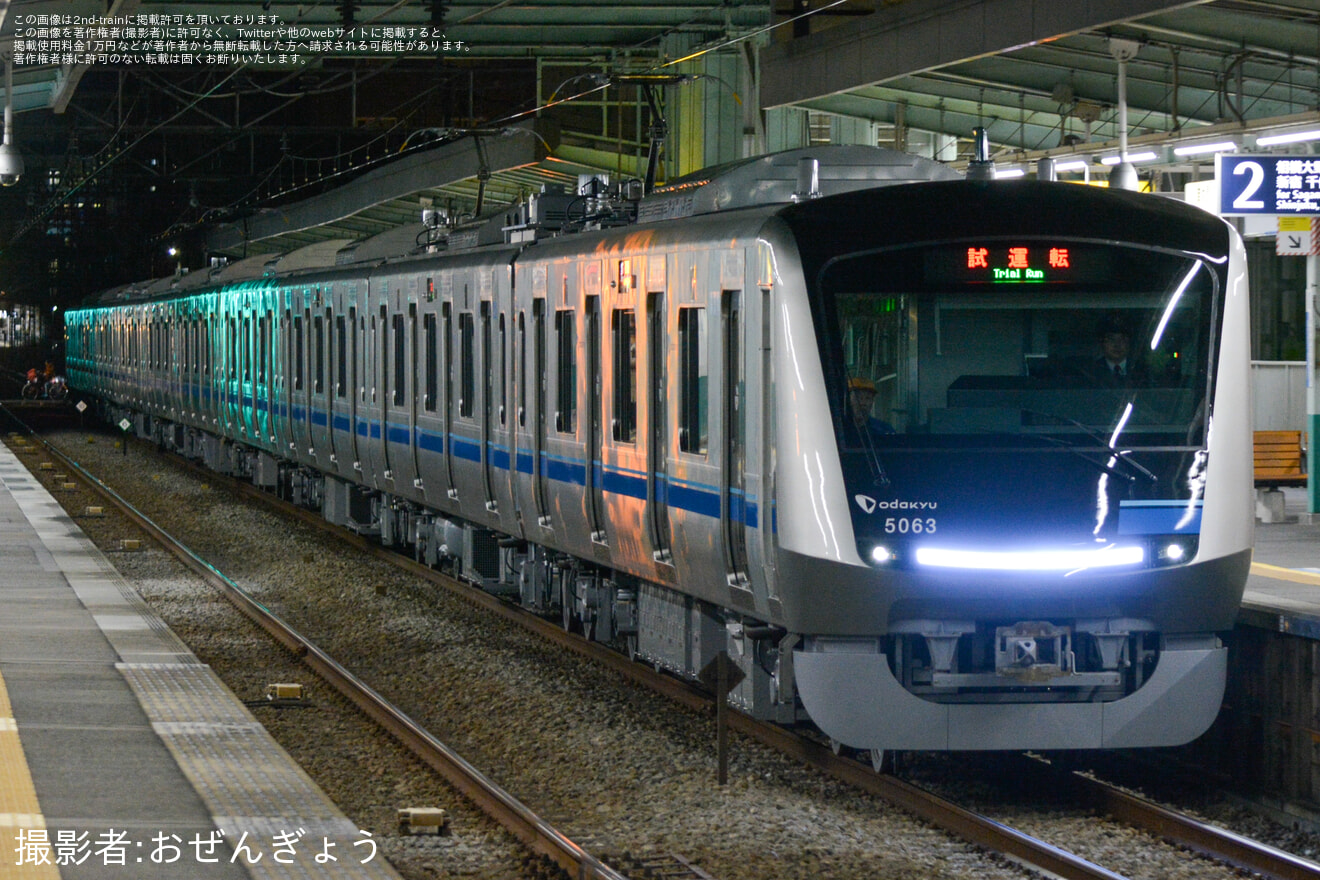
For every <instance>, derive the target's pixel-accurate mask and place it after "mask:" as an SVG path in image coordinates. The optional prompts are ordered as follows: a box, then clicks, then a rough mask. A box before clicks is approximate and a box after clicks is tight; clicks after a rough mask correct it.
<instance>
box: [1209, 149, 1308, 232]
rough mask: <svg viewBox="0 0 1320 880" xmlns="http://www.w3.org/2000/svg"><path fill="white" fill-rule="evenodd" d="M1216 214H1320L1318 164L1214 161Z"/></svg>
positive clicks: (1277, 159) (1291, 159)
mask: <svg viewBox="0 0 1320 880" xmlns="http://www.w3.org/2000/svg"><path fill="white" fill-rule="evenodd" d="M1215 177H1216V179H1217V180H1218V182H1219V213H1220V214H1221V215H1222V216H1225V217H1234V216H1238V217H1240V216H1244V215H1247V214H1266V215H1270V214H1273V215H1282V216H1311V215H1317V214H1320V161H1318V160H1316V159H1313V158H1310V157H1306V156H1230V155H1225V154H1222V153H1221V154H1220V155H1219V156H1217V157H1215Z"/></svg>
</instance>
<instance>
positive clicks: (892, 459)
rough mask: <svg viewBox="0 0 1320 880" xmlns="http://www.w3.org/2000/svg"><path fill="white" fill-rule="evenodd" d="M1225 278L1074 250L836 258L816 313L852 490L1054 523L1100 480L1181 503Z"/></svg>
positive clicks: (1107, 252) (1181, 260) (1212, 267)
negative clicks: (1027, 501)
mask: <svg viewBox="0 0 1320 880" xmlns="http://www.w3.org/2000/svg"><path fill="white" fill-rule="evenodd" d="M1221 269H1222V267H1220V266H1218V265H1216V264H1215V263H1214V262H1211V261H1210V260H1209V259H1208V258H1206V257H1198V256H1192V255H1187V254H1179V253H1169V252H1164V251H1158V250H1153V249H1149V248H1137V247H1128V246H1118V245H1113V244H1107V243H1097V242H1089V241H1079V240H1068V239H1051V240H1043V239H1020V240H1011V241H1000V240H988V241H983V240H963V241H956V242H948V243H941V244H938V245H920V246H909V247H901V248H891V249H881V250H876V251H872V252H866V253H860V254H855V255H847V256H844V257H838V258H835V259H833V260H831V261H829V262H828V263H826V264H825V266H824V267H823V268H822V270H821V272H820V274H819V276H818V280H819V284H818V288H817V291H818V293H819V294H820V298H819V299H818V300H817V304H818V308H819V311H818V312H817V317H818V320H819V321H820V322H821V329H822V330H823V331H824V332H823V333H822V336H823V337H824V338H825V345H824V365H825V369H826V375H827V377H828V380H829V382H830V384H831V406H832V408H833V411H834V418H835V427H836V433H837V436H838V438H839V448H840V454H841V456H842V458H843V462H844V467H845V471H846V473H847V475H848V480H849V483H850V491H853V492H856V493H865V494H867V495H868V496H869V497H875V498H881V497H885V498H888V497H890V496H893V497H895V498H900V499H901V498H905V497H907V496H911V497H912V498H914V499H917V500H918V501H924V502H925V503H931V504H933V503H935V502H936V501H937V500H938V499H937V496H942V497H945V498H946V499H947V500H952V499H951V498H950V497H949V493H954V494H960V493H966V494H968V495H972V494H975V496H976V497H978V498H980V499H983V500H985V499H991V503H989V504H988V505H987V506H986V510H987V511H993V510H994V509H995V508H996V507H997V505H996V504H995V503H993V500H992V499H994V498H995V497H997V496H998V495H1000V494H1002V495H1003V496H1004V498H1003V501H1004V503H1005V504H1006V505H1007V504H1011V505H1013V506H1016V507H1020V506H1021V505H1020V503H1018V501H1017V500H1015V499H1016V498H1018V497H1020V495H1021V493H1023V492H1024V491H1025V492H1039V494H1040V496H1041V497H1042V500H1043V501H1044V500H1045V499H1046V496H1048V498H1049V499H1052V501H1049V502H1048V503H1042V504H1041V505H1040V506H1039V510H1040V511H1041V515H1042V516H1048V517H1058V516H1062V515H1063V514H1064V509H1065V508H1067V507H1069V506H1070V505H1069V504H1068V503H1067V499H1068V498H1074V499H1076V498H1089V499H1091V501H1092V502H1093V501H1094V499H1095V497H1096V490H1097V478H1099V477H1103V478H1104V480H1103V481H1102V482H1101V483H1100V487H1101V489H1102V491H1103V492H1105V493H1110V494H1113V493H1117V494H1119V495H1121V496H1122V498H1135V497H1142V498H1151V499H1154V498H1165V499H1173V500H1177V499H1186V498H1188V497H1189V493H1195V492H1196V491H1198V490H1197V489H1196V487H1195V486H1193V485H1192V484H1193V483H1195V482H1196V476H1195V471H1196V466H1195V462H1196V461H1197V460H1198V459H1197V455H1196V453H1197V451H1198V450H1200V449H1201V448H1202V447H1203V444H1204V439H1205V432H1206V429H1207V418H1206V415H1207V413H1206V401H1207V400H1208V399H1209V398H1208V394H1209V391H1210V383H1211V382H1212V378H1213V375H1214V369H1213V366H1214V360H1215V357H1216V351H1215V345H1214V339H1215V334H1214V332H1213V327H1214V325H1215V321H1216V314H1217V312H1216V308H1215V302H1216V296H1217V292H1218V289H1219V286H1220V277H1221V276H1220V271H1221ZM1202 458H1203V456H1202ZM1201 464H1202V465H1203V461H1202V462H1201ZM1088 506H1089V505H1088ZM1000 509H1001V510H1002V508H1000ZM1090 515H1091V514H1090V513H1089V512H1088V513H1087V514H1086V515H1084V516H1083V517H1082V520H1086V521H1089V518H1090ZM1065 518H1066V517H1065ZM1056 524H1057V519H1056ZM1084 525H1086V523H1085V522H1082V521H1079V522H1078V526H1079V528H1081V527H1083V526H1084ZM1090 525H1092V526H1093V525H1094V522H1090ZM1087 530H1088V531H1091V530H1092V529H1090V528H1088V529H1087Z"/></svg>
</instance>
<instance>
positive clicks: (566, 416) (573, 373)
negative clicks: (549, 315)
mask: <svg viewBox="0 0 1320 880" xmlns="http://www.w3.org/2000/svg"><path fill="white" fill-rule="evenodd" d="M575 318H576V315H575V314H574V312H573V310H572V309H560V310H558V311H556V312H555V339H556V341H557V347H556V356H557V358H558V360H557V366H558V369H557V371H556V374H555V379H556V385H555V393H556V397H555V430H556V431H558V432H559V433H561V434H574V433H576V432H577V335H576V334H575V333H574V328H575Z"/></svg>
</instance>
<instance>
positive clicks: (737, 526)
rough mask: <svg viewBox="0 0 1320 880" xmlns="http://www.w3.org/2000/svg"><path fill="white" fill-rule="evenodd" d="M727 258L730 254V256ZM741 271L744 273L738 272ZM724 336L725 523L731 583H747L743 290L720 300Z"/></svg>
mask: <svg viewBox="0 0 1320 880" xmlns="http://www.w3.org/2000/svg"><path fill="white" fill-rule="evenodd" d="M726 259H727V256H726ZM738 274H739V275H741V273H740V272H739V273H738ZM720 320H721V323H722V325H723V328H722V329H723V337H724V346H723V349H724V370H723V374H724V388H725V395H724V401H723V403H724V413H723V415H724V418H723V425H724V444H725V446H724V453H725V454H724V473H723V487H722V489H723V491H722V493H721V495H722V498H721V503H720V519H721V520H722V521H723V523H724V547H725V565H726V569H727V572H728V578H729V585H730V586H735V587H742V588H746V587H747V519H748V515H747V513H748V505H747V479H746V474H747V406H746V399H745V395H746V386H747V377H746V372H745V370H746V365H745V360H744V357H743V355H744V350H745V349H744V338H743V336H744V321H743V303H742V291H739V290H725V291H724V294H723V297H722V301H721V304H720Z"/></svg>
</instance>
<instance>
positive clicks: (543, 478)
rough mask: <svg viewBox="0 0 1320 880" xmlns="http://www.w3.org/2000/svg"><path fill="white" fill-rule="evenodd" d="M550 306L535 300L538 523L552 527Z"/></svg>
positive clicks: (534, 446) (534, 441)
mask: <svg viewBox="0 0 1320 880" xmlns="http://www.w3.org/2000/svg"><path fill="white" fill-rule="evenodd" d="M545 311H546V303H545V297H544V296H541V297H538V298H536V299H534V300H532V374H531V376H530V377H529V381H530V384H531V388H532V472H533V473H532V476H533V480H534V486H533V492H534V495H535V499H536V515H537V522H538V523H539V524H540V525H542V526H545V527H547V528H548V527H550V497H549V492H548V486H547V482H548V479H549V478H548V476H547V474H546V461H545V432H546V425H547V419H546V412H545V406H546V399H545V398H546V375H545V368H546V352H545V346H546V341H545V334H546V318H545Z"/></svg>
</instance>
